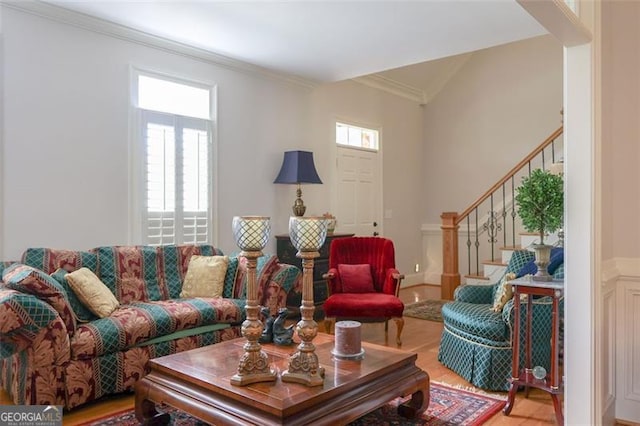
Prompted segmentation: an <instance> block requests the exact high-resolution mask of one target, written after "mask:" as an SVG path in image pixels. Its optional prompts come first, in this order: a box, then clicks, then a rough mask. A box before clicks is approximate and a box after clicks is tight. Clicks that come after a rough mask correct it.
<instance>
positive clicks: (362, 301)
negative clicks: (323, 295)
mask: <svg viewBox="0 0 640 426" xmlns="http://www.w3.org/2000/svg"><path fill="white" fill-rule="evenodd" d="M323 309H324V312H325V314H326V315H327V316H328V317H340V318H359V317H367V318H386V317H401V316H402V313H403V312H404V304H403V303H402V301H401V300H400V299H398V298H397V297H395V296H394V295H391V294H386V293H368V294H367V295H366V296H363V295H362V294H358V293H337V294H333V295H331V296H329V298H328V299H327V300H325V302H324V305H323Z"/></svg>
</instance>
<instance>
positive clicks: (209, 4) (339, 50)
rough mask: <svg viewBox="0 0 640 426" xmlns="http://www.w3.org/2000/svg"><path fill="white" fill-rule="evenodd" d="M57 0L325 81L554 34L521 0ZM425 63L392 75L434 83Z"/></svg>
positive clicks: (417, 82)
mask: <svg viewBox="0 0 640 426" xmlns="http://www.w3.org/2000/svg"><path fill="white" fill-rule="evenodd" d="M48 3H53V4H56V5H59V6H62V7H64V8H69V9H72V10H75V11H78V12H81V13H84V14H88V15H92V16H95V17H98V18H102V19H105V20H108V21H112V22H115V23H118V24H121V25H124V26H127V27H131V28H134V29H137V30H141V31H144V32H147V33H150V34H153V35H156V36H161V37H164V38H168V39H171V40H174V41H178V42H181V43H184V44H187V45H191V46H195V47H198V48H202V49H205V50H207V51H211V52H213V53H216V54H219V55H223V56H227V57H229V58H232V59H236V60H240V61H244V62H248V63H251V64H254V65H258V66H261V67H264V68H268V69H271V70H274V71H277V72H281V73H286V74H290V75H295V76H298V77H303V78H305V79H310V80H314V81H321V82H332V81H338V80H343V79H348V78H353V77H357V76H362V75H367V74H372V73H378V72H381V71H384V70H390V69H393V68H398V67H403V66H406V65H410V64H417V63H422V62H425V61H431V60H434V59H438V58H443V57H447V56H451V55H457V54H461V53H465V52H471V51H474V50H478V49H482V48H486V47H491V46H496V45H499V44H504V43H508V42H511V41H516V40H522V39H525V38H529V37H533V36H537V35H541V34H545V33H546V30H545V29H544V28H543V27H542V26H541V25H540V24H538V23H537V22H536V21H535V20H534V19H533V18H532V17H531V16H530V15H529V14H527V13H526V12H525V11H524V9H522V8H521V7H520V5H519V4H518V3H517V2H516V1H515V0H467V1H462V0H422V1H420V0H414V1H394V0H386V1H385V0H382V1H367V0H351V1H335V0H324V1H312V0H288V1H271V0H261V1H244V0H235V1H234V0H226V1H220V0H199V1H180V0H173V1H167V0H144V1H141V0H130V1H123V0H107V1H103V0H99V1H93V0H84V1H69V0H51V1H48ZM459 62H460V61H459V60H455V61H448V62H445V63H440V64H439V65H438V68H440V69H443V68H446V69H451V68H452V67H453V68H455V66H457V65H456V64H458V63H459ZM425 72H426V73H427V74H428V73H429V72H428V71H425V69H424V68H423V69H422V71H415V72H410V71H405V72H401V73H400V74H398V73H396V74H391V75H388V76H387V77H388V78H402V79H405V80H407V81H412V83H407V84H412V85H413V84H415V85H417V86H416V87H421V88H423V89H425V85H426V86H428V85H429V84H433V83H429V82H426V81H425V79H426V78H427V77H426V76H425ZM416 73H417V74H416ZM416 78H417V79H418V80H416ZM420 79H422V81H420ZM400 81H402V80H400ZM425 90H427V91H428V90H429V89H428V87H427V88H426V89H425Z"/></svg>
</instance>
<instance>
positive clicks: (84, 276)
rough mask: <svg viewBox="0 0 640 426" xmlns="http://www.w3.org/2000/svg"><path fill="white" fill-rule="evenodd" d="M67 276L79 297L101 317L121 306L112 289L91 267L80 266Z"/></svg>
mask: <svg viewBox="0 0 640 426" xmlns="http://www.w3.org/2000/svg"><path fill="white" fill-rule="evenodd" d="M65 278H66V279H67V281H68V282H69V285H70V286H71V289H72V290H73V292H74V293H75V294H76V296H78V299H80V301H81V302H82V303H83V304H84V305H85V306H86V307H87V308H89V310H90V311H91V312H93V313H94V314H96V315H97V316H99V317H100V318H106V317H108V316H109V315H111V313H112V312H113V311H115V310H116V309H117V308H118V306H120V303H119V302H118V300H117V299H116V297H115V296H114V295H113V293H111V290H109V288H108V287H107V286H106V285H104V283H103V282H102V281H100V278H98V277H97V276H96V274H94V273H93V272H92V271H91V270H90V269H88V268H80V269H78V270H77V271H73V272H70V273H68V274H67V275H65Z"/></svg>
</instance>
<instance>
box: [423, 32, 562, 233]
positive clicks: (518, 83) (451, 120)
mask: <svg viewBox="0 0 640 426" xmlns="http://www.w3.org/2000/svg"><path fill="white" fill-rule="evenodd" d="M561 109H562V46H561V45H560V44H559V43H558V42H557V41H556V39H555V38H553V37H552V36H542V37H536V38H533V39H529V40H524V41H520V42H515V43H510V44H507V45H504V46H500V47H497V48H491V49H486V50H482V51H478V52H475V53H474V54H473V56H472V57H471V58H470V59H469V60H468V61H467V62H466V64H465V65H464V66H463V67H462V68H461V69H460V71H459V72H458V73H457V74H456V75H455V76H453V77H452V78H451V80H450V81H449V82H448V84H447V86H446V87H445V88H444V89H443V90H442V91H441V92H440V93H439V94H438V95H437V96H436V98H435V99H434V100H432V101H431V102H430V103H429V104H428V105H427V106H426V107H425V111H424V129H425V130H424V133H425V149H424V152H423V155H424V157H423V164H424V182H425V183H424V186H423V190H422V198H423V200H424V203H423V220H424V221H425V223H430V224H433V223H439V222H440V219H439V217H440V214H441V213H442V212H443V211H458V212H461V211H462V210H464V209H465V208H466V207H467V206H468V205H469V204H471V203H472V202H473V201H475V199H477V198H478V197H479V196H481V195H482V194H483V193H484V192H485V191H486V190H487V189H488V188H489V187H490V186H491V185H493V184H494V183H495V182H496V181H497V180H498V179H499V178H501V177H502V176H503V175H504V174H505V173H506V172H508V171H509V170H510V169H511V168H512V167H513V166H514V165H515V163H516V161H517V159H520V158H522V157H524V156H525V155H526V154H528V153H529V152H530V151H531V150H532V149H533V148H534V147H535V146H537V145H538V144H540V143H541V142H542V141H543V140H544V139H545V138H546V137H547V136H549V135H550V134H551V133H552V132H553V131H554V130H555V129H557V128H558V127H559V126H560V124H561V123H560V110H561Z"/></svg>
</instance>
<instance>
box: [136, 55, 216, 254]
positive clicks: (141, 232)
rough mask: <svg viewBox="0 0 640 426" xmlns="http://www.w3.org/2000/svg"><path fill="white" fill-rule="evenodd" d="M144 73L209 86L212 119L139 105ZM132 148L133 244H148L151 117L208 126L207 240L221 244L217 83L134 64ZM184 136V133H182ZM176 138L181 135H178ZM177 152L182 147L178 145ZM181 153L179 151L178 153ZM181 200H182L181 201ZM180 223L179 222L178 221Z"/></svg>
mask: <svg viewBox="0 0 640 426" xmlns="http://www.w3.org/2000/svg"><path fill="white" fill-rule="evenodd" d="M140 75H146V76H150V77H154V78H159V79H164V80H168V81H173V82H177V83H180V84H185V85H189V86H194V87H199V88H204V89H206V90H209V100H210V117H211V119H210V120H206V119H203V118H194V117H185V116H181V115H177V114H171V113H166V112H159V111H151V110H145V109H141V108H139V107H138V102H137V97H138V78H139V76H140ZM130 88H131V92H130V136H129V140H130V149H129V151H130V152H129V183H130V185H129V187H130V194H129V209H128V211H129V241H128V243H129V244H147V240H146V232H147V231H146V221H147V212H148V211H147V205H146V204H147V190H146V141H145V133H146V132H145V130H146V123H147V122H148V121H149V119H150V118H153V122H156V123H158V124H163V123H164V124H168V125H170V126H174V127H175V128H176V135H177V130H178V128H184V127H189V128H196V129H201V130H206V131H207V133H208V141H207V142H208V153H209V155H208V172H209V184H208V190H207V192H208V194H207V199H208V215H207V223H208V229H207V234H208V235H207V240H208V241H207V243H208V244H212V245H214V246H216V245H217V240H218V238H217V235H218V223H217V217H218V211H217V209H218V202H217V194H218V185H217V182H218V174H217V173H218V172H217V170H218V164H217V163H218V162H217V144H216V143H215V142H216V133H215V132H216V130H217V126H216V125H215V123H216V120H215V118H216V113H217V108H216V99H217V96H216V95H217V87H216V86H215V85H214V84H209V83H201V82H195V81H192V80H187V79H181V78H177V77H174V76H168V75H166V74H162V73H157V72H151V71H146V70H141V69H137V68H134V67H132V68H131V69H130ZM180 138H181V137H180ZM176 139H178V137H177V136H176ZM176 152H178V148H177V147H176ZM176 155H178V154H176ZM179 167H181V165H178V163H176V175H178V173H179V172H180V171H179V170H178V168H179ZM178 193H181V189H179V188H178V187H176V194H178ZM176 198H177V200H176V212H179V211H180V210H179V208H178V206H179V205H181V204H182V199H181V197H179V196H176ZM178 203H179V204H178ZM176 223H177V222H176ZM175 232H176V244H180V241H181V237H182V235H181V233H182V228H180V227H178V226H176V227H175Z"/></svg>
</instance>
